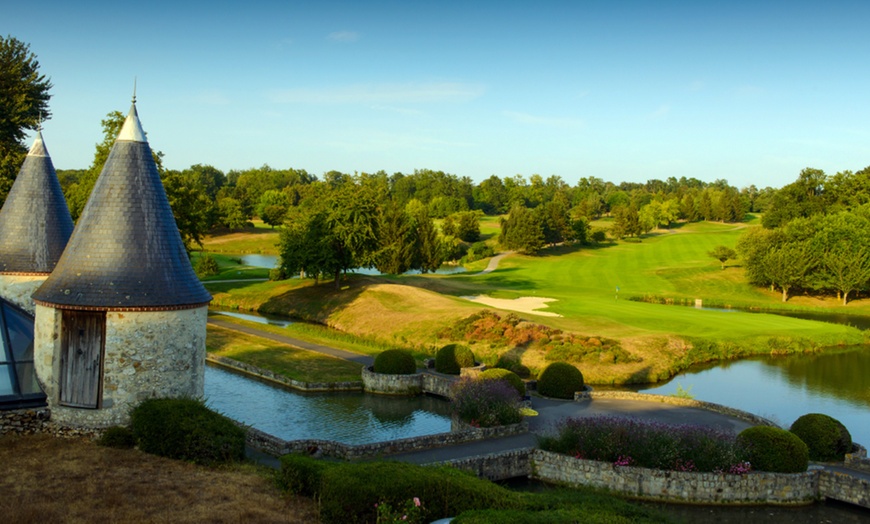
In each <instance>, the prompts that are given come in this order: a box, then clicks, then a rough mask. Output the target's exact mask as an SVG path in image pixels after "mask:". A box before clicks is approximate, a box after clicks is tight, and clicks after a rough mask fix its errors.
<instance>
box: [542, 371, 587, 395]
mask: <svg viewBox="0 0 870 524" xmlns="http://www.w3.org/2000/svg"><path fill="white" fill-rule="evenodd" d="M583 388H584V383H583V373H580V370H579V369H577V368H576V367H574V366H572V365H571V364H568V363H567V362H553V363H552V364H550V365H549V366H547V367H546V368H544V371H542V372H541V374H540V375H539V376H538V393H540V394H541V395H543V396H545V397H552V398H564V399H573V398H574V392H575V391H582V390H583Z"/></svg>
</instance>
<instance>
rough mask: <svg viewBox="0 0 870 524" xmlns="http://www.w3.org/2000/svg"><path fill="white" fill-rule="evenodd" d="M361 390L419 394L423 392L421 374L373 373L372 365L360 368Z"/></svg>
mask: <svg viewBox="0 0 870 524" xmlns="http://www.w3.org/2000/svg"><path fill="white" fill-rule="evenodd" d="M362 382H363V390H365V391H367V392H370V393H380V394H383V395H419V394H421V393H423V376H422V374H421V373H414V374H412V375H393V374H388V373H375V372H374V370H372V366H364V367H363V369H362Z"/></svg>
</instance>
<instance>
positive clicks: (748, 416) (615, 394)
mask: <svg viewBox="0 0 870 524" xmlns="http://www.w3.org/2000/svg"><path fill="white" fill-rule="evenodd" d="M596 398H601V399H605V398H613V399H625V400H643V401H646V402H661V403H663V404H671V405H674V406H685V407H690V408H700V409H706V410H708V411H713V412H715V413H721V414H723V415H727V416H729V417H734V418H738V419H740V420H745V421H746V422H749V423H750V424H753V425H756V426H773V427H779V426H777V424H776V423H774V422H772V421H770V420H767V419H766V418H763V417H759V416H758V415H753V414H752V413H748V412H746V411H741V410H739V409H734V408H729V407H728V406H723V405H721V404H714V403H712V402H704V401H701V400H694V399H690V398H681V397H672V396H668V395H653V394H650V393H634V392H632V391H592V390H591V389H589V390H587V391H578V392H577V393H574V400H575V401H581V400H595V399H596Z"/></svg>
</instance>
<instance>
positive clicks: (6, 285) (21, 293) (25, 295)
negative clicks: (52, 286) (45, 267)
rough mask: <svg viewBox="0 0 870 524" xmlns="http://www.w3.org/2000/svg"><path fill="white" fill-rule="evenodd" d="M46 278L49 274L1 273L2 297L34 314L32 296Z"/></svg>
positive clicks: (0, 286) (0, 294)
mask: <svg viewBox="0 0 870 524" xmlns="http://www.w3.org/2000/svg"><path fill="white" fill-rule="evenodd" d="M46 278H48V275H0V297H3V298H5V299H6V300H8V301H9V302H12V303H13V304H15V305H16V306H18V307H20V308H21V309H23V310H25V311H27V312H28V313H30V314H31V315H33V314H34V304H33V299H32V298H30V296H31V295H32V294H33V292H34V291H36V288H38V287H39V286H41V285H42V283H43V282H45V279H46Z"/></svg>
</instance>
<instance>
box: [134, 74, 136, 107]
mask: <svg viewBox="0 0 870 524" xmlns="http://www.w3.org/2000/svg"><path fill="white" fill-rule="evenodd" d="M133 105H136V77H135V76H134V77H133Z"/></svg>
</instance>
